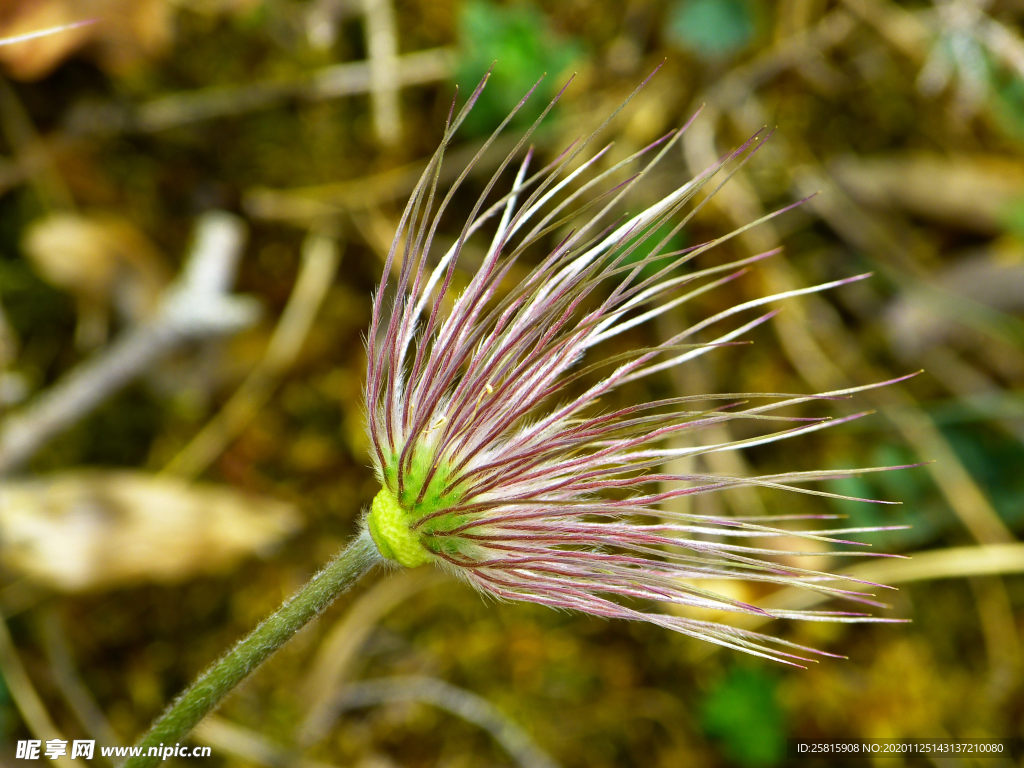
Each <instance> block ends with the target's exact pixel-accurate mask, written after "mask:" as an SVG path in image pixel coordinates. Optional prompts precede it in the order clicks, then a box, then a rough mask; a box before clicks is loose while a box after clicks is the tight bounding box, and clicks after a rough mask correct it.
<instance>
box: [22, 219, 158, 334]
mask: <svg viewBox="0 0 1024 768" xmlns="http://www.w3.org/2000/svg"><path fill="white" fill-rule="evenodd" d="M22 250H23V251H24V252H25V255H26V256H27V257H28V258H29V260H30V261H31V262H32V265H33V266H34V267H35V269H36V271H37V272H38V273H39V276H40V277H42V278H43V279H44V280H46V281H47V282H49V283H50V284H51V285H53V286H55V287H57V288H60V289H62V290H65V291H68V292H69V293H71V294H72V295H73V296H74V297H75V299H76V301H77V303H78V313H79V328H78V340H79V342H80V343H81V344H82V345H83V346H86V347H89V346H95V345H97V344H99V343H101V342H102V341H103V340H104V339H105V338H106V331H107V320H108V315H109V311H110V309H111V307H114V308H115V309H116V310H117V311H118V313H119V314H120V315H121V316H122V317H123V318H124V319H125V320H127V321H129V322H137V321H138V320H140V319H142V318H143V317H145V316H146V315H147V314H149V312H150V311H151V310H152V309H154V308H155V306H156V302H157V299H158V298H159V296H160V293H161V292H162V291H163V289H164V287H165V286H166V285H167V283H168V281H169V273H168V270H167V268H166V266H165V264H164V261H163V258H162V257H161V256H160V254H159V253H158V251H157V250H156V248H155V246H153V244H152V243H151V242H150V241H149V240H148V238H147V237H146V236H145V235H144V234H143V233H142V232H141V231H139V229H138V228H136V227H135V226H134V225H133V224H132V223H131V222H129V221H127V220H126V219H123V218H121V217H119V216H116V215H113V214H107V213H91V214H78V213H53V214H50V215H48V216H44V217H43V218H40V219H36V220H35V221H34V222H32V223H31V224H30V225H29V226H28V227H27V228H26V230H25V234H24V235H23V237H22Z"/></svg>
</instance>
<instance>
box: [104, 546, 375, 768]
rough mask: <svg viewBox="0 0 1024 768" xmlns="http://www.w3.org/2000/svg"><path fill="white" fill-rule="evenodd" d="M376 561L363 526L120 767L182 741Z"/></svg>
mask: <svg viewBox="0 0 1024 768" xmlns="http://www.w3.org/2000/svg"><path fill="white" fill-rule="evenodd" d="M379 560H380V553H379V552H378V551H377V547H376V545H374V543H373V539H371V538H370V535H369V534H368V533H367V532H366V531H365V530H364V531H363V532H362V533H360V534H359V536H358V537H357V538H356V539H355V540H354V541H352V543H350V544H349V546H348V547H347V548H346V549H344V550H343V551H342V552H341V553H339V554H338V556H337V557H335V558H334V560H332V561H331V562H330V564H329V565H328V566H327V567H326V568H324V569H323V570H322V571H320V573H318V574H317V575H316V576H314V577H313V578H312V579H310V581H309V583H308V584H306V586H304V587H303V588H302V589H301V590H300V591H299V593H298V594H296V595H295V596H294V597H292V598H291V599H290V600H289V601H288V602H286V603H285V604H284V605H282V606H281V607H280V608H279V609H278V610H277V612H276V613H274V614H272V615H271V616H269V617H267V618H266V619H264V621H263V623H262V624H260V625H259V626H258V627H256V629H254V630H253V631H252V632H251V633H250V634H249V636H248V637H246V638H245V639H243V640H242V641H240V642H239V643H238V645H236V646H235V647H234V648H233V649H231V651H229V652H228V654H227V655H226V656H224V657H223V658H222V659H221V660H220V661H218V662H216V663H215V664H214V665H213V666H212V667H210V668H209V669H208V670H207V671H206V672H204V673H203V674H202V675H201V676H200V677H199V679H198V680H196V681H195V682H194V683H193V684H192V686H191V687H190V688H189V689H188V690H186V691H185V692H184V693H183V694H182V695H181V696H180V697H178V700H177V701H175V702H174V703H173V704H172V705H171V706H170V708H168V710H167V711H166V712H164V714H163V715H162V716H161V717H160V718H159V719H158V720H157V721H156V722H155V723H154V724H153V727H152V728H150V730H149V733H147V734H146V735H145V736H143V737H142V740H141V741H139V742H138V744H136V745H135V747H136V748H139V747H141V754H138V755H135V756H133V757H129V758H128V760H127V761H126V762H125V763H124V766H123V768H149V767H150V766H153V765H156V764H157V763H159V762H160V761H161V756H160V755H159V754H156V750H154V754H153V755H149V754H148V752H149V749H150V747H159V745H161V744H163V745H166V746H169V747H172V748H173V747H174V745H175V744H176V743H178V742H180V741H181V740H182V739H183V738H185V736H187V735H188V733H189V732H190V731H191V730H192V729H193V728H194V727H195V726H196V724H197V723H198V722H199V721H200V720H202V719H203V718H204V717H205V716H206V715H207V714H209V713H210V712H211V711H212V710H213V709H214V708H215V707H216V706H217V705H218V704H219V703H220V700H221V699H223V698H224V697H225V696H226V695H227V694H228V693H230V692H231V690H232V689H233V688H234V687H235V686H236V685H238V684H239V683H240V682H242V680H244V679H245V678H246V676H247V675H248V674H249V673H250V672H252V671H253V670H255V669H256V668H257V667H258V666H259V665H260V664H262V663H263V662H264V661H266V660H267V659H268V658H269V657H270V656H271V655H272V654H273V653H274V651H276V650H277V649H278V648H280V647H281V646H282V645H284V644H285V643H286V642H287V641H288V640H289V639H290V638H291V637H292V635H294V634H295V633H296V632H298V631H299V630H300V629H302V628H303V627H304V626H305V625H306V624H308V623H309V622H310V620H312V619H314V618H315V617H316V616H317V615H318V614H319V613H320V612H321V611H323V610H324V609H325V608H326V607H327V606H329V605H330V604H331V603H332V602H334V600H335V598H337V597H338V595H340V594H341V593H342V592H344V591H345V590H346V589H348V588H349V587H351V586H352V585H353V584H354V583H355V582H356V581H357V580H358V579H359V577H360V576H362V575H363V574H364V573H366V571H367V570H369V569H370V567H371V566H372V565H374V564H375V563H377V562H378V561H379Z"/></svg>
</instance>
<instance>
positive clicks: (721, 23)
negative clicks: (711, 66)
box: [668, 0, 755, 59]
mask: <svg viewBox="0 0 1024 768" xmlns="http://www.w3.org/2000/svg"><path fill="white" fill-rule="evenodd" d="M754 27H755V25H754V17H753V13H752V12H751V8H750V5H749V4H748V3H746V2H744V0H683V2H679V3H677V4H676V6H675V8H673V9H672V12H671V16H670V19H669V25H668V33H669V39H670V40H671V41H672V42H674V43H676V44H677V45H680V46H681V47H683V48H686V49H688V50H690V51H692V52H693V53H695V54H697V55H698V56H700V57H702V58H706V59H716V58H723V57H726V56H730V55H731V54H734V53H736V52H737V51H740V50H742V49H743V48H745V47H746V46H747V45H748V44H749V43H750V41H751V40H752V39H753V37H754Z"/></svg>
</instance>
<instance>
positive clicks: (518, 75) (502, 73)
mask: <svg viewBox="0 0 1024 768" xmlns="http://www.w3.org/2000/svg"><path fill="white" fill-rule="evenodd" d="M459 31H460V39H461V49H460V60H459V68H458V72H457V81H458V83H459V85H460V87H461V88H463V89H468V90H465V92H466V93H468V92H469V90H471V89H472V88H473V87H475V86H476V84H477V83H478V82H479V81H480V78H482V77H483V76H484V74H485V73H486V72H487V70H488V69H490V68H491V65H492V64H493V65H494V68H493V70H492V71H491V78H490V80H489V82H488V83H487V87H486V88H485V89H484V92H483V93H482V94H481V96H480V99H479V101H477V104H476V106H475V107H474V108H473V111H472V112H470V114H469V116H468V117H467V119H466V121H465V122H464V123H463V130H464V131H466V132H467V133H468V134H470V135H480V134H484V133H488V132H490V131H491V130H493V129H494V128H495V127H497V125H498V124H499V123H500V122H501V121H502V120H504V119H505V117H506V116H507V115H508V114H509V112H511V111H512V110H513V109H514V108H515V106H516V104H518V103H519V101H520V99H522V98H523V96H524V95H526V92H527V91H529V89H530V87H531V86H532V85H533V84H534V83H535V82H537V80H538V79H539V78H540V77H541V76H542V75H544V74H545V73H547V78H546V79H545V81H544V82H543V83H542V84H541V87H540V88H538V90H537V92H536V93H535V94H534V95H533V96H532V97H531V99H530V101H529V102H527V104H526V106H525V107H524V108H523V109H522V110H521V111H520V112H519V114H518V115H517V117H516V120H515V122H516V124H518V125H522V124H524V123H530V122H532V121H533V120H535V119H536V118H537V116H538V115H539V114H540V113H541V112H542V111H543V109H544V107H545V106H546V105H547V103H548V101H549V100H550V99H551V98H552V97H553V96H554V94H555V93H556V92H557V89H558V88H560V87H561V86H562V85H563V84H564V83H563V82H561V79H560V76H561V75H563V74H564V73H565V72H566V70H567V69H568V68H569V67H570V66H571V65H572V64H573V62H574V61H577V60H579V59H580V58H582V55H583V51H582V48H581V46H580V45H579V43H578V42H576V41H575V40H572V39H565V38H562V37H560V36H559V35H556V34H555V33H554V31H553V30H552V29H551V26H550V24H549V23H548V19H547V18H546V17H545V16H544V15H543V14H542V13H540V12H539V11H538V10H537V9H535V8H533V7H532V6H529V5H520V6H515V7H510V8H506V7H503V6H500V5H496V4H494V3H492V2H487V1H486V0H471V2H467V3H466V4H465V5H463V6H462V12H461V14H460V18H459Z"/></svg>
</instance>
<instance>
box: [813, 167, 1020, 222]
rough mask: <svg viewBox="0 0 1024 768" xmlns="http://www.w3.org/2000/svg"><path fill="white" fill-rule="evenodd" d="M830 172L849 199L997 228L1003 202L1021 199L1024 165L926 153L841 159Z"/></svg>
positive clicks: (1006, 206)
mask: <svg viewBox="0 0 1024 768" xmlns="http://www.w3.org/2000/svg"><path fill="white" fill-rule="evenodd" d="M830 170H831V172H832V174H833V176H834V177H835V179H836V180H837V181H838V182H839V183H840V184H841V185H842V186H843V187H844V188H845V189H846V191H847V192H849V193H850V194H851V195H852V196H853V197H855V198H857V199H858V200H860V201H861V202H863V203H865V204H867V205H871V206H875V207H879V208H885V207H892V208H902V209H904V210H906V211H909V212H910V213H913V214H916V215H919V216H924V217H926V218H930V219H936V220H939V221H943V222H946V223H949V224H954V225H956V226H959V227H963V228H964V229H967V230H970V231H972V232H980V233H982V234H994V233H996V232H999V231H1001V230H1002V228H1003V226H1002V224H1003V220H1004V217H1005V216H1006V213H1007V208H1008V206H1009V205H1010V204H1011V203H1013V202H1015V201H1017V200H1020V199H1021V198H1024V164H1022V163H1021V162H1019V161H1017V160H1014V159H1011V158H1008V157H1004V156H1001V155H982V154H971V155H967V154H954V155H938V154H930V153H914V154H900V155H892V156H889V157H854V156H849V157H843V158H839V159H837V160H834V161H833V162H832V163H831V165H830Z"/></svg>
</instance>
